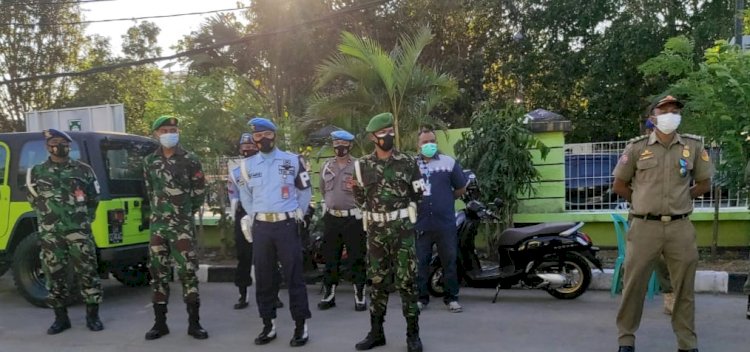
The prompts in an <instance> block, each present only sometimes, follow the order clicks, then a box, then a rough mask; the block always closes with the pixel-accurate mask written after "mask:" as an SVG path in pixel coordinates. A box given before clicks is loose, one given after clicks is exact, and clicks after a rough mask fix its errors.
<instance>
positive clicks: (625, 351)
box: [617, 346, 635, 352]
mask: <svg viewBox="0 0 750 352" xmlns="http://www.w3.org/2000/svg"><path fill="white" fill-rule="evenodd" d="M617 352H635V347H633V346H620V348H619V349H618V350H617Z"/></svg>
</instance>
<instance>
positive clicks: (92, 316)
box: [86, 304, 104, 331]
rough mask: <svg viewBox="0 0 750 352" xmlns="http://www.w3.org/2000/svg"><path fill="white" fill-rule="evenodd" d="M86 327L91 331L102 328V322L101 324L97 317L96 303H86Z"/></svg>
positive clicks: (97, 306)
mask: <svg viewBox="0 0 750 352" xmlns="http://www.w3.org/2000/svg"><path fill="white" fill-rule="evenodd" d="M86 327H88V328H89V330H91V331H102V330H104V324H102V321H101V319H99V305H98V304H87V305H86Z"/></svg>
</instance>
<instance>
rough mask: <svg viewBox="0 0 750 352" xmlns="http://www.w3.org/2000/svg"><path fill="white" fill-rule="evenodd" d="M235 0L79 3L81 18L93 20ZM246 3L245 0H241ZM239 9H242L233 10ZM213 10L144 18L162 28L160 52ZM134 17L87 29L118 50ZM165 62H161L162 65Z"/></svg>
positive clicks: (213, 6) (221, 5)
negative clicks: (106, 39)
mask: <svg viewBox="0 0 750 352" xmlns="http://www.w3.org/2000/svg"><path fill="white" fill-rule="evenodd" d="M237 2H238V0H210V1H209V0H115V1H104V2H90V3H82V4H80V7H81V10H82V12H83V14H84V20H86V21H96V20H103V19H112V18H127V17H143V16H157V15H172V14H178V13H187V12H200V11H212V10H221V9H230V8H236V7H237ZM242 2H243V3H245V4H247V3H248V1H247V0H245V1H242ZM245 6H246V5H245ZM234 13H237V14H239V13H241V11H234ZM215 15H216V14H206V15H191V16H181V17H171V18H154V19H147V20H145V21H151V22H154V23H156V25H157V26H159V28H160V29H161V33H160V34H159V38H158V44H159V46H160V47H161V48H162V54H163V55H169V54H173V53H174V52H175V51H174V49H172V46H174V45H175V44H177V41H178V40H180V39H182V37H183V36H185V35H187V34H190V32H192V31H195V30H198V29H199V28H200V25H201V23H203V22H204V21H205V19H206V18H209V17H212V16H215ZM134 24H136V22H134V21H118V22H105V23H92V24H89V25H88V27H87V29H86V33H88V34H99V35H102V36H105V37H109V38H110V44H111V47H112V52H113V53H115V54H117V55H119V54H120V53H121V47H122V39H121V38H120V36H122V35H123V34H125V32H126V31H127V29H128V28H130V27H132V26H133V25H134ZM166 63H167V62H166V61H165V62H160V63H159V66H163V65H164V64H166Z"/></svg>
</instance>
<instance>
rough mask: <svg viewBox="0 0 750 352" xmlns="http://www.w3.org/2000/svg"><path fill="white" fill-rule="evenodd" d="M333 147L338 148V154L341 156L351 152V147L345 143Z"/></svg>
mask: <svg viewBox="0 0 750 352" xmlns="http://www.w3.org/2000/svg"><path fill="white" fill-rule="evenodd" d="M333 149H334V150H336V156H337V157H339V158H343V157H345V156H346V155H347V154H349V147H347V146H345V145H339V146H336V147H333Z"/></svg>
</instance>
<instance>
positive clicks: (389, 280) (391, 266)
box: [367, 219, 419, 318]
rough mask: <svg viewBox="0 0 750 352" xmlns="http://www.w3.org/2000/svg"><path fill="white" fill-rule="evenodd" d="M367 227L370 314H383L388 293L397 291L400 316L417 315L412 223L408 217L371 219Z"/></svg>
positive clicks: (415, 257)
mask: <svg viewBox="0 0 750 352" xmlns="http://www.w3.org/2000/svg"><path fill="white" fill-rule="evenodd" d="M367 230H368V233H367V277H368V278H369V280H370V283H371V289H370V314H371V315H373V316H385V313H386V307H387V306H388V294H389V293H390V292H394V291H396V290H398V291H399V293H400V294H401V307H402V310H403V314H404V317H406V318H413V317H417V316H419V308H418V307H417V254H416V246H415V232H414V225H412V224H411V223H410V222H409V220H408V219H401V220H395V221H391V222H388V223H382V222H371V223H370V224H369V227H368V229H367Z"/></svg>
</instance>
